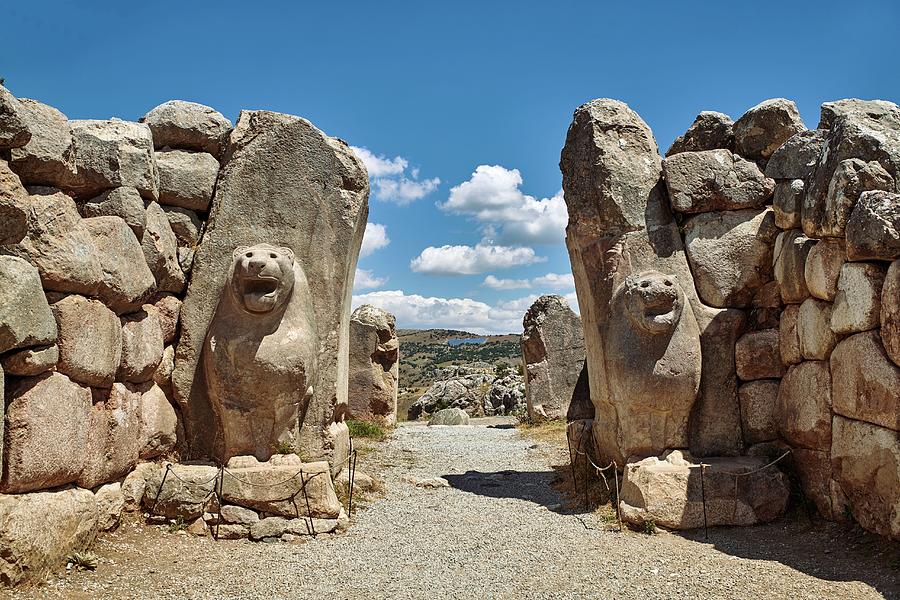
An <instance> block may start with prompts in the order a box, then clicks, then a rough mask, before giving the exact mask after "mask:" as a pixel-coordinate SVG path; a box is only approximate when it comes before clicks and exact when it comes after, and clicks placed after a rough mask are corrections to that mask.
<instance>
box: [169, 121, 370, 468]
mask: <svg viewBox="0 0 900 600" xmlns="http://www.w3.org/2000/svg"><path fill="white" fill-rule="evenodd" d="M229 144H230V145H229V151H228V159H227V162H226V164H225V167H224V169H223V171H222V174H221V177H220V180H219V183H218V185H217V188H216V199H215V201H214V203H213V205H212V207H211V209H210V218H209V228H208V230H207V232H206V233H205V235H204V237H203V241H202V242H201V244H200V246H199V247H198V249H197V253H196V257H195V259H194V266H193V271H192V275H191V285H190V289H189V290H188V293H187V296H186V298H185V302H184V305H183V307H182V311H181V317H182V331H181V338H180V342H179V344H178V348H177V357H176V369H175V373H174V374H173V385H174V388H175V395H176V398H177V399H178V401H179V402H180V403H181V406H182V413H183V414H184V416H185V426H186V434H187V441H188V443H189V445H190V454H191V455H193V456H209V455H212V454H214V448H213V445H214V444H213V442H214V440H215V434H216V428H214V427H209V423H213V422H215V420H214V416H213V411H212V407H211V404H210V398H209V396H208V395H207V389H208V387H207V385H206V383H204V382H203V380H202V370H200V369H198V366H199V364H200V362H201V355H202V353H203V347H204V343H205V341H206V339H207V335H208V333H209V330H210V325H211V324H213V321H214V316H215V315H216V309H217V306H218V304H219V302H220V300H223V298H231V295H230V292H229V291H228V290H229V289H230V286H229V285H228V282H229V279H230V269H231V264H232V262H233V254H234V251H235V249H236V248H238V247H240V246H252V245H255V244H259V243H261V242H265V243H269V244H272V245H275V246H277V247H286V248H289V249H291V250H292V251H293V255H294V261H295V264H296V266H297V267H298V268H301V269H302V271H303V273H304V274H305V280H306V281H307V282H308V288H309V297H310V298H311V302H312V310H311V311H310V310H308V309H303V308H301V307H300V302H299V301H298V302H294V303H293V304H294V305H293V306H292V308H291V310H296V311H297V312H296V314H297V315H302V316H303V317H304V318H308V319H312V320H313V321H314V322H315V326H316V331H317V343H316V348H318V353H317V356H316V363H317V365H316V376H315V380H314V381H310V382H309V383H308V384H307V385H308V386H311V387H312V395H311V398H310V399H309V400H308V401H307V400H305V399H304V398H303V396H302V394H303V393H304V392H305V391H306V389H307V387H306V386H304V387H303V388H302V389H299V388H298V387H297V382H296V381H294V382H292V381H290V378H282V380H280V381H277V383H278V385H279V386H281V388H279V389H283V390H284V392H285V394H288V392H289V393H290V394H292V395H293V398H294V399H295V400H294V401H295V402H297V404H296V405H295V406H296V409H297V410H298V412H299V415H301V416H303V419H302V420H299V419H298V423H297V425H294V426H292V427H291V429H292V431H288V432H275V433H276V434H279V435H284V434H292V433H293V434H296V432H297V430H298V429H299V436H300V442H301V445H302V446H303V449H304V452H306V454H305V455H306V456H310V457H316V458H318V457H322V456H328V457H329V460H330V461H331V463H332V465H340V464H341V463H342V461H343V459H344V456H338V455H337V453H338V451H339V450H340V449H342V448H347V445H346V444H344V442H343V441H342V439H338V438H344V440H345V439H346V437H347V435H348V432H347V428H346V426H345V425H339V426H337V427H336V428H332V427H331V424H332V422H333V419H334V414H335V408H336V407H337V406H338V405H342V404H346V402H347V385H348V362H349V328H350V301H351V290H352V287H353V277H354V273H355V270H356V261H357V257H358V254H359V247H360V245H361V243H362V235H363V232H364V230H365V222H366V218H367V215H368V202H367V201H368V190H369V188H368V177H367V174H366V171H365V167H364V166H363V165H362V163H361V162H360V161H359V160H358V159H357V158H356V157H355V155H354V154H353V152H352V151H351V150H350V149H349V147H348V146H347V145H346V144H344V143H343V142H341V141H339V140H336V139H333V138H330V137H328V136H326V135H325V134H323V133H322V132H321V131H319V130H318V129H316V128H315V127H314V126H313V125H312V124H310V123H309V122H308V121H306V120H305V119H301V118H299V117H292V116H288V115H280V114H277V113H270V112H265V111H252V112H246V111H245V112H243V113H242V114H241V117H240V119H239V120H238V124H237V126H236V128H235V130H234V131H233V132H232V134H231V138H230V143H229ZM223 290H224V291H225V293H224V294H223ZM302 296H303V294H297V295H296V298H298V299H301V298H302ZM229 302H230V300H229ZM289 305H290V303H289ZM292 314H293V313H292ZM292 318H293V317H292ZM233 319H234V323H235V325H236V326H237V327H238V328H239V329H241V330H243V331H246V335H248V336H256V337H257V338H261V339H263V340H265V339H266V333H265V329H259V328H257V325H254V323H258V322H259V321H258V320H256V319H255V317H254V316H253V315H252V314H248V313H247V312H246V311H243V312H239V313H238V314H235V315H233ZM299 323H300V321H299V320H298V321H295V322H294V323H287V322H285V327H286V329H283V330H282V331H281V333H279V332H278V330H277V328H276V329H275V330H274V331H275V334H274V337H272V338H271V341H272V343H275V342H276V338H278V339H281V340H282V341H284V340H285V339H286V338H285V337H284V336H285V335H287V334H288V333H289V330H290V328H292V327H294V326H299V325H298V324H299ZM270 324H271V323H270ZM272 325H273V326H274V324H272ZM291 335H292V334H291ZM275 360H276V362H273V363H272V364H271V367H273V368H280V365H279V364H278V362H277V361H280V360H281V359H275ZM291 360H294V359H291ZM270 383H271V380H270ZM268 387H271V386H260V387H259V389H258V390H257V391H255V392H253V393H251V394H249V395H248V396H247V397H248V399H254V400H259V401H266V395H270V394H271V393H272V390H271V389H266V388H268ZM289 387H290V388H291V389H290V390H288V388H289ZM248 389H249V388H248ZM298 394H299V396H298ZM329 431H331V432H333V433H334V435H332V433H329ZM335 435H336V436H338V437H337V438H336V437H334V436H335Z"/></svg>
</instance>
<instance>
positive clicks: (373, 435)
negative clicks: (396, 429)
mask: <svg viewBox="0 0 900 600" xmlns="http://www.w3.org/2000/svg"><path fill="white" fill-rule="evenodd" d="M347 427H348V428H349V429H350V436H351V437H355V438H369V439H373V440H383V439H384V438H386V437H387V434H388V432H387V429H386V428H385V427H383V426H382V425H380V424H378V423H375V422H373V421H360V420H356V419H349V420H348V421H347Z"/></svg>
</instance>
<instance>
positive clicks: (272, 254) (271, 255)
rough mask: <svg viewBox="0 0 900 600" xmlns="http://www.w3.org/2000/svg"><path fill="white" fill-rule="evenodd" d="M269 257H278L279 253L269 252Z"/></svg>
mask: <svg viewBox="0 0 900 600" xmlns="http://www.w3.org/2000/svg"><path fill="white" fill-rule="evenodd" d="M269 258H278V255H277V254H275V253H274V252H269Z"/></svg>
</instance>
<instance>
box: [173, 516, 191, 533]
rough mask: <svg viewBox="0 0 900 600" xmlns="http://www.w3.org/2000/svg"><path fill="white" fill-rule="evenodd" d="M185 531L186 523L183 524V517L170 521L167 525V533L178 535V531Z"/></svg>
mask: <svg viewBox="0 0 900 600" xmlns="http://www.w3.org/2000/svg"><path fill="white" fill-rule="evenodd" d="M185 529H187V523H185V521H184V518H183V517H178V518H176V519H174V520H172V522H171V523H169V533H178V532H179V531H184V530H185Z"/></svg>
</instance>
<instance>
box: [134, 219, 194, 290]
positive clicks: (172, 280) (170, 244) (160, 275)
mask: <svg viewBox="0 0 900 600" xmlns="http://www.w3.org/2000/svg"><path fill="white" fill-rule="evenodd" d="M141 248H143V250H144V258H145V259H146V260H147V265H148V266H149V267H150V270H151V271H152V272H153V276H154V277H155V278H156V287H157V289H158V290H159V291H161V292H175V293H181V292H183V291H184V286H185V277H184V271H182V270H181V266H180V265H179V264H178V240H177V239H176V238H175V233H174V232H173V231H172V226H171V225H169V219H168V217H166V213H165V212H163V210H162V208H160V206H159V204H157V203H156V202H151V203H150V204H149V205H148V206H147V225H146V230H145V231H144V238H143V239H142V240H141Z"/></svg>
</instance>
